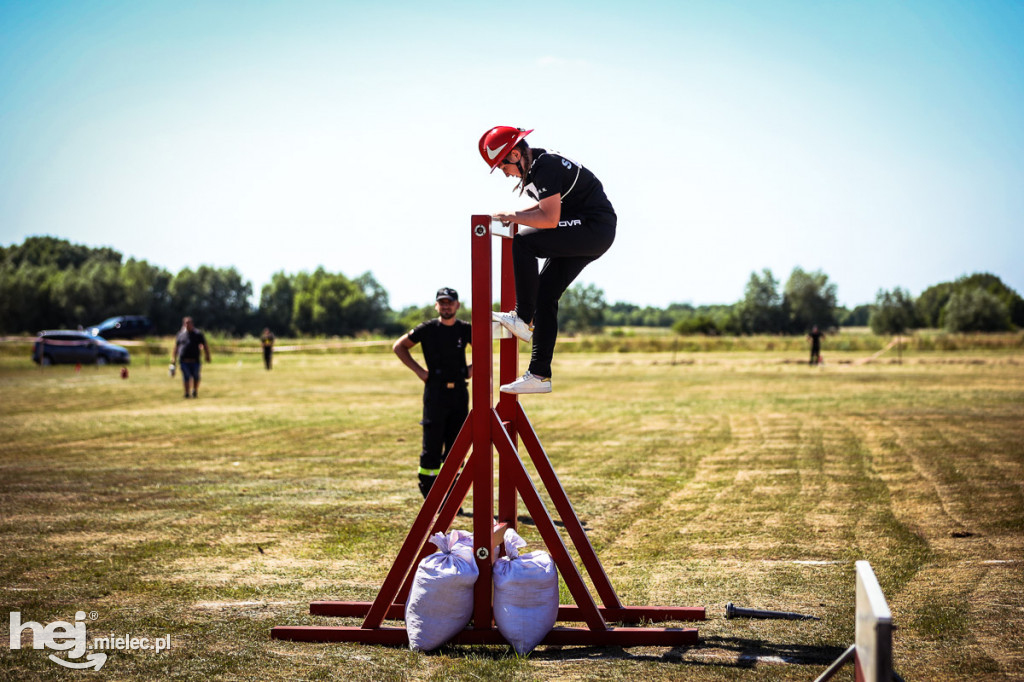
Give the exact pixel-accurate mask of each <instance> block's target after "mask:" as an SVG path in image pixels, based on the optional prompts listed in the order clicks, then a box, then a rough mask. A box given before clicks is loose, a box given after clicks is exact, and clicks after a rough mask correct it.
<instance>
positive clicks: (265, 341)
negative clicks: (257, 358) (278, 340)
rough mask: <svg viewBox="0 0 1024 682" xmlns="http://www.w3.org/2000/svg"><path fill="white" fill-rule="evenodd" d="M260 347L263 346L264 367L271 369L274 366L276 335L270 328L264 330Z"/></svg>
mask: <svg viewBox="0 0 1024 682" xmlns="http://www.w3.org/2000/svg"><path fill="white" fill-rule="evenodd" d="M260 345H261V346H263V366H264V367H266V368H267V369H270V368H271V367H272V366H273V364H274V333H273V332H272V331H270V328H269V327H264V328H263V333H262V334H260Z"/></svg>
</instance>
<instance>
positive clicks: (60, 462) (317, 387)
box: [0, 348, 1024, 682]
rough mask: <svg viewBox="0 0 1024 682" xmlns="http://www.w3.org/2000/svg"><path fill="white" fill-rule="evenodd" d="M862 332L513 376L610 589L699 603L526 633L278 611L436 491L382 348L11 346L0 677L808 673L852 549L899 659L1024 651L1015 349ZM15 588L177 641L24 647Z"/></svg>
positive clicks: (381, 568) (394, 534)
mask: <svg viewBox="0 0 1024 682" xmlns="http://www.w3.org/2000/svg"><path fill="white" fill-rule="evenodd" d="M215 351H216V348H215ZM868 355H870V353H868V352H864V351H858V352H843V351H832V352H828V351H826V359H827V360H828V361H829V362H828V364H827V365H826V366H825V367H822V368H810V367H808V366H806V365H804V364H802V361H803V360H804V358H805V353H804V352H803V351H800V352H796V351H787V352H778V351H775V352H754V351H749V352H748V351H734V352H705V353H686V352H677V353H673V352H660V353H564V354H560V355H558V356H556V366H555V371H556V376H555V392H554V393H553V394H552V395H550V396H531V397H526V398H525V399H524V400H523V402H524V405H525V407H526V410H527V412H528V413H529V414H530V417H531V419H532V421H533V423H534V425H535V427H536V428H537V431H538V434H539V435H540V437H541V439H542V441H543V442H544V445H545V448H546V450H547V452H548V454H549V456H550V457H551V460H552V462H553V463H554V466H555V468H556V470H557V471H558V473H559V476H560V478H561V480H562V483H563V485H564V486H565V487H566V489H567V491H568V493H569V495H570V498H571V499H572V502H573V504H574V506H575V508H576V510H577V512H578V514H579V516H580V517H581V519H582V520H583V521H584V523H585V526H586V527H587V529H588V532H589V535H590V538H591V541H592V542H593V544H594V546H595V548H596V549H597V551H598V554H599V556H600V557H601V559H602V561H603V563H604V566H605V568H606V570H607V572H608V574H609V576H610V577H611V580H612V582H613V584H614V585H615V587H616V590H617V591H618V594H619V596H620V598H621V599H622V601H623V603H625V604H630V605H643V604H654V605H680V606H705V607H706V608H707V610H708V616H709V617H708V620H707V621H706V622H703V623H699V624H698V628H699V630H700V635H701V640H702V641H701V643H700V644H699V645H697V646H693V647H686V648H675V649H668V648H657V647H654V648H628V649H622V648H589V647H561V648H559V647H543V646H542V647H539V648H538V649H537V650H536V651H535V652H534V653H533V654H532V655H531V656H529V657H528V658H524V659H517V658H516V657H515V656H514V655H512V653H511V650H510V649H508V648H506V647H457V648H455V647H452V648H447V649H445V650H442V651H441V652H439V653H436V654H431V655H426V654H418V653H412V652H409V651H408V650H404V649H397V648H387V647H375V646H362V645H356V644H297V643H291V642H284V641H275V640H271V639H270V637H269V630H270V628H271V627H272V626H274V625H286V624H294V625H298V624H314V623H318V624H337V623H338V622H339V621H338V619H329V618H319V617H311V616H309V615H308V603H309V602H310V601H312V600H319V599H341V600H365V601H369V600H372V598H373V597H374V595H375V594H376V590H377V588H378V586H379V584H380V582H381V581H382V580H383V577H384V575H385V573H386V572H387V569H388V568H389V566H390V564H391V561H392V560H393V558H394V555H395V553H396V552H397V550H398V547H399V546H400V544H401V541H402V539H403V538H404V535H405V532H406V531H407V529H408V526H409V524H410V522H411V520H412V518H413V517H414V515H415V513H416V511H417V510H418V508H419V504H420V502H421V498H420V496H419V493H418V491H417V488H416V482H415V472H416V464H417V454H418V449H419V435H420V430H419V426H418V424H417V422H418V420H419V409H420V408H419V406H420V393H419V389H418V387H417V382H416V379H415V378H414V377H413V376H412V374H411V373H410V372H409V371H408V370H406V369H405V368H404V367H403V366H402V365H401V364H400V363H399V362H398V361H397V359H395V358H394V357H393V356H392V355H391V354H390V353H363V354H355V353H337V352H326V353H324V352H322V353H320V354H312V353H279V354H278V356H277V358H276V366H275V369H274V370H273V371H272V372H266V371H264V370H263V368H262V365H261V363H260V359H259V358H258V356H257V355H255V354H251V353H250V354H243V353H239V354H234V355H225V354H217V353H215V357H214V363H213V364H212V365H210V366H208V367H205V368H204V375H203V377H204V378H203V385H202V388H201V390H200V394H201V395H200V398H199V400H195V401H193V400H187V401H186V400H182V398H181V397H180V383H179V381H178V380H177V379H174V380H172V379H170V378H168V376H167V372H166V365H165V364H164V362H159V361H156V360H155V359H154V362H153V363H152V365H151V366H149V367H147V366H146V365H145V363H139V362H137V363H136V365H133V366H132V367H131V368H130V376H129V378H128V379H127V380H122V379H120V378H119V376H118V368H115V367H105V368H98V369H97V368H93V367H85V368H82V370H81V371H80V372H75V371H74V369H73V368H71V367H63V366H61V367H51V368H46V369H45V370H44V369H39V368H36V367H34V366H33V365H31V363H30V362H28V361H27V360H26V359H25V356H17V357H16V356H4V357H0V390H2V395H3V400H2V403H0V679H4V680H7V679H10V680H34V679H41V680H47V679H53V680H58V679H60V680H67V679H79V678H81V679H87V678H88V679H103V680H162V679H182V680H251V679H259V680H266V681H268V682H269V681H274V680H315V679H348V680H406V679H425V680H447V679H451V680H456V679H488V680H489V679H498V680H546V679H586V680H591V679H596V680H644V682H648V681H650V680H679V679H687V680H811V679H814V678H815V677H816V676H817V675H818V674H820V673H821V672H822V671H823V670H824V668H825V667H826V666H827V665H828V663H829V662H831V660H833V659H834V658H835V657H837V656H838V655H839V654H840V653H842V651H843V650H844V649H845V648H846V646H847V645H848V644H850V643H852V640H853V599H854V577H853V562H854V561H855V560H857V559H867V560H869V561H871V563H872V565H873V566H874V568H875V571H876V573H877V574H878V577H879V580H880V582H881V585H882V588H883V589H884V590H885V592H886V594H887V596H888V598H889V602H890V606H891V607H892V610H893V614H894V619H895V622H896V623H897V625H898V628H899V629H898V630H897V632H896V634H895V661H896V667H897V669H898V670H899V671H900V672H901V673H902V675H903V676H904V678H906V679H907V680H978V679H985V680H1001V679H1005V680H1010V679H1021V678H1024V352H1022V351H1021V350H1019V349H1013V348H1010V349H1006V348H1003V349H996V350H991V351H988V350H976V351H960V352H915V351H910V352H908V353H906V354H905V355H904V363H903V364H902V365H897V364H893V363H892V362H891V358H892V354H891V353H889V354H885V355H883V356H882V357H881V358H879V359H878V360H877V361H876V362H873V363H870V364H855V361H856V360H859V359H863V358H864V357H866V356H868ZM673 359H674V360H675V362H673ZM467 528H468V524H467ZM521 530H522V533H523V535H524V537H526V539H527V540H528V541H530V542H539V537H538V536H537V534H536V533H535V532H534V530H533V528H532V527H531V526H529V525H523V526H522V527H521ZM727 602H733V603H735V604H737V605H742V606H751V607H757V608H768V609H781V610H789V611H800V612H803V613H808V614H813V615H816V616H819V617H820V618H821V620H819V621H801V622H792V621H751V620H726V619H725V618H724V610H725V604H726V603H727ZM12 610H20V611H21V613H22V621H27V620H33V621H37V622H40V623H43V624H46V623H50V622H53V621H57V620H67V621H71V620H74V617H75V612H76V611H79V610H82V611H85V612H95V614H96V620H89V621H87V626H88V629H89V636H90V638H91V637H94V636H101V635H105V634H107V633H110V632H113V633H118V634H126V633H130V634H133V635H135V636H147V637H159V636H163V635H166V634H170V635H171V640H172V647H171V650H170V651H169V652H163V653H160V654H156V653H153V652H141V651H126V652H110V658H109V659H108V661H107V663H106V664H105V666H104V667H103V669H102V670H100V671H99V672H93V671H74V670H66V669H64V668H61V667H59V666H58V665H56V664H54V663H52V662H50V661H49V660H48V659H47V654H48V653H50V652H49V651H40V650H33V649H31V648H22V649H21V650H16V651H12V650H10V649H9V648H8V646H7V641H8V633H9V627H8V613H9V612H10V611H12ZM340 622H347V623H348V624H357V621H340ZM391 624H397V623H391ZM29 637H30V635H29V634H28V633H26V634H25V636H24V638H23V641H25V642H30V639H28V638H29ZM836 679H841V680H851V679H853V673H852V668H847V669H846V670H845V671H844V672H842V673H841V674H840V675H839V676H838V677H837V678H836Z"/></svg>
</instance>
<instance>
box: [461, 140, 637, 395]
mask: <svg viewBox="0 0 1024 682" xmlns="http://www.w3.org/2000/svg"><path fill="white" fill-rule="evenodd" d="M531 132H533V131H532V130H523V129H521V128H512V127H509V126H498V127H496V128H492V129H491V130H489V131H487V132H486V133H484V135H483V137H481V138H480V143H479V147H480V155H481V156H482V157H483V159H484V161H485V162H487V164H488V165H489V166H490V167H491V172H494V170H495V169H497V168H501V170H502V172H503V173H504V174H505V176H506V177H516V178H519V184H518V185H516V189H519V194H520V196H522V194H523V193H524V192H525V193H526V194H527V195H528V196H529V197H530V198H531V199H533V200H534V201H535V202H536V203H535V204H533V205H532V206H530V207H529V208H526V209H523V210H521V211H511V212H503V213H495V214H494V215H493V216H492V217H493V218H494V219H496V220H500V221H501V222H502V223H504V224H506V225H507V224H510V223H517V224H519V225H521V226H525V227H520V229H519V232H518V233H517V234H516V235H515V237H514V238H513V240H512V265H513V270H514V271H515V282H516V309H515V310H512V311H507V312H496V313H493V319H494V320H495V321H496V322H499V323H500V324H501V325H502V326H503V327H505V328H506V329H508V330H509V331H510V332H512V333H513V334H514V335H516V336H517V337H519V338H520V339H522V340H524V341H530V340H532V341H533V352H532V355H531V357H530V367H529V369H528V370H527V372H526V373H525V374H524V375H523V376H522V378H520V379H517V380H516V381H513V382H512V383H509V384H505V385H503V386H502V387H501V391H502V392H503V393H550V392H551V358H552V355H553V354H554V350H555V338H556V337H557V335H558V300H559V299H560V298H561V297H562V294H563V293H564V292H565V290H566V289H568V288H569V285H570V284H572V282H573V280H575V279H576V277H577V276H578V275H579V274H580V272H582V270H583V268H584V267H586V266H587V264H589V263H591V262H593V261H594V260H597V259H598V258H599V257H600V256H601V255H603V254H604V252H605V251H607V250H608V248H609V247H610V246H611V245H612V242H613V241H614V240H615V227H616V222H617V218H616V215H615V209H614V208H613V207H612V204H611V202H610V201H609V200H608V197H607V196H606V195H605V192H604V186H603V185H602V184H601V181H600V180H598V179H597V177H596V176H595V175H594V174H593V173H592V172H591V171H590V170H589V169H587V168H585V167H583V166H582V165H580V164H579V163H578V162H576V161H574V160H572V159H570V158H568V157H566V156H565V155H563V154H560V153H558V152H553V151H548V150H546V149H541V148H539V147H530V146H529V145H528V144H526V142H525V140H524V138H525V137H526V136H527V135H529V134H530V133H531ZM538 258H546V259H547V262H546V263H545V264H544V267H543V268H542V269H541V270H540V271H539V273H538V270H537V259H538Z"/></svg>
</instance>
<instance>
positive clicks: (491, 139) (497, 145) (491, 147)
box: [480, 126, 533, 173]
mask: <svg viewBox="0 0 1024 682" xmlns="http://www.w3.org/2000/svg"><path fill="white" fill-rule="evenodd" d="M532 132H533V130H523V129H522V128H513V127H512V126H495V127H494V128H491V129H490V130H488V131H487V132H486V133H484V134H483V137H481V138H480V156H482V157H483V158H484V163H486V164H487V165H488V166H490V167H491V172H492V173H493V172H494V169H495V168H497V167H498V164H500V163H501V162H502V161H504V159H505V157H506V156H508V153H509V152H511V151H512V149H513V148H515V146H516V145H517V144H519V141H520V140H522V139H523V138H524V137H526V136H527V135H529V134H530V133H532Z"/></svg>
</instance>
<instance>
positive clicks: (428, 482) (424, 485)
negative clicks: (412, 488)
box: [420, 474, 437, 500]
mask: <svg viewBox="0 0 1024 682" xmlns="http://www.w3.org/2000/svg"><path fill="white" fill-rule="evenodd" d="M435 480H437V476H429V475H427V474H420V492H421V493H423V499H424V500H425V499H427V493H429V492H430V489H431V488H432V487H433V485H434V481H435Z"/></svg>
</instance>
